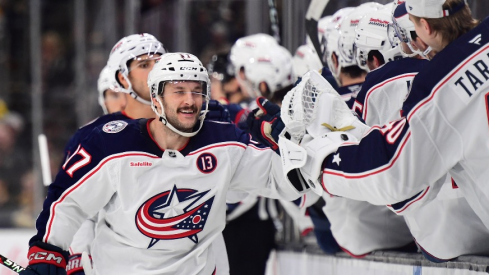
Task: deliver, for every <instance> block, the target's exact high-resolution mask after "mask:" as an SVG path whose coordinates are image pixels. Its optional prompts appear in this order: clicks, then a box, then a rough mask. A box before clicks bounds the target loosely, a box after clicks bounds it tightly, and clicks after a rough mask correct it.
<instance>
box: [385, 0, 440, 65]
mask: <svg viewBox="0 0 489 275" xmlns="http://www.w3.org/2000/svg"><path fill="white" fill-rule="evenodd" d="M392 29H393V31H389V34H392V33H394V34H395V36H396V37H397V38H398V39H399V40H400V42H404V43H406V45H407V46H408V47H409V50H410V51H411V53H407V52H405V51H404V50H403V49H402V47H401V54H402V55H403V56H405V57H413V56H416V55H420V56H422V57H424V58H426V59H428V54H429V53H430V51H431V47H428V48H427V49H426V50H425V51H420V50H419V49H417V48H414V47H413V44H412V43H413V42H414V41H415V40H416V31H415V29H414V23H413V22H411V20H409V13H408V12H407V10H406V3H404V2H403V3H400V4H399V5H397V6H396V7H395V8H394V10H393V12H392ZM389 37H390V39H395V38H392V37H391V36H389Z"/></svg>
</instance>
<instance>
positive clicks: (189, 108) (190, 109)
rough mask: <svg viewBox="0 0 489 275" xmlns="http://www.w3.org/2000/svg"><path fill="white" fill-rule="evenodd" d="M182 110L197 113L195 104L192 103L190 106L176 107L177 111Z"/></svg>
mask: <svg viewBox="0 0 489 275" xmlns="http://www.w3.org/2000/svg"><path fill="white" fill-rule="evenodd" d="M182 111H193V112H194V113H197V111H198V110H197V106H196V105H192V106H187V107H182V108H178V109H177V113H179V112H182Z"/></svg>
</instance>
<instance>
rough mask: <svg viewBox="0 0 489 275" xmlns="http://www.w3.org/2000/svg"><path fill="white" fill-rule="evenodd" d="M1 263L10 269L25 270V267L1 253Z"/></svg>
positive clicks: (15, 270)
mask: <svg viewBox="0 0 489 275" xmlns="http://www.w3.org/2000/svg"><path fill="white" fill-rule="evenodd" d="M0 264H2V265H4V266H6V267H7V268H8V269H10V270H12V271H14V272H17V273H20V272H21V271H24V270H25V268H24V267H22V266H20V265H18V264H16V263H15V262H14V261H12V260H9V259H8V258H7V257H5V256H3V255H1V254H0Z"/></svg>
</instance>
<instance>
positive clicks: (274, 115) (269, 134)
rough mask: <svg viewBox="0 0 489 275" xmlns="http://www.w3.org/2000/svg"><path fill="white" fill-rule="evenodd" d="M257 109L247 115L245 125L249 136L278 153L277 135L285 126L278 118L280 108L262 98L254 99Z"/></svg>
mask: <svg viewBox="0 0 489 275" xmlns="http://www.w3.org/2000/svg"><path fill="white" fill-rule="evenodd" d="M256 103H257V105H258V108H256V109H255V110H253V112H251V113H250V114H249V115H248V118H247V120H246V124H247V125H248V129H249V131H250V133H251V136H252V137H253V138H254V139H255V140H256V141H258V142H260V143H262V144H264V145H267V146H269V147H270V148H272V149H273V150H274V151H275V152H277V153H278V147H279V145H278V142H277V141H278V139H279V134H280V132H282V130H283V129H284V127H285V125H284V123H283V122H282V119H281V118H280V107H279V106H278V105H276V104H274V103H272V102H270V101H268V100H267V99H266V98H264V97H259V98H257V99H256Z"/></svg>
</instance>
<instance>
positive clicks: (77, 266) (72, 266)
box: [66, 252, 90, 275]
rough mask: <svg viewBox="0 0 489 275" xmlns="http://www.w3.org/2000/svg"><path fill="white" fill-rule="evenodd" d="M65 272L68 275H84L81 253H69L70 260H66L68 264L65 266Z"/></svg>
mask: <svg viewBox="0 0 489 275" xmlns="http://www.w3.org/2000/svg"><path fill="white" fill-rule="evenodd" d="M85 253H86V252H85ZM87 255H88V254H87ZM88 257H90V256H88ZM89 261H90V260H89ZM66 272H67V274H68V275H85V270H84V269H83V260H82V254H81V253H77V254H72V255H70V260H69V261H68V265H67V266H66Z"/></svg>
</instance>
